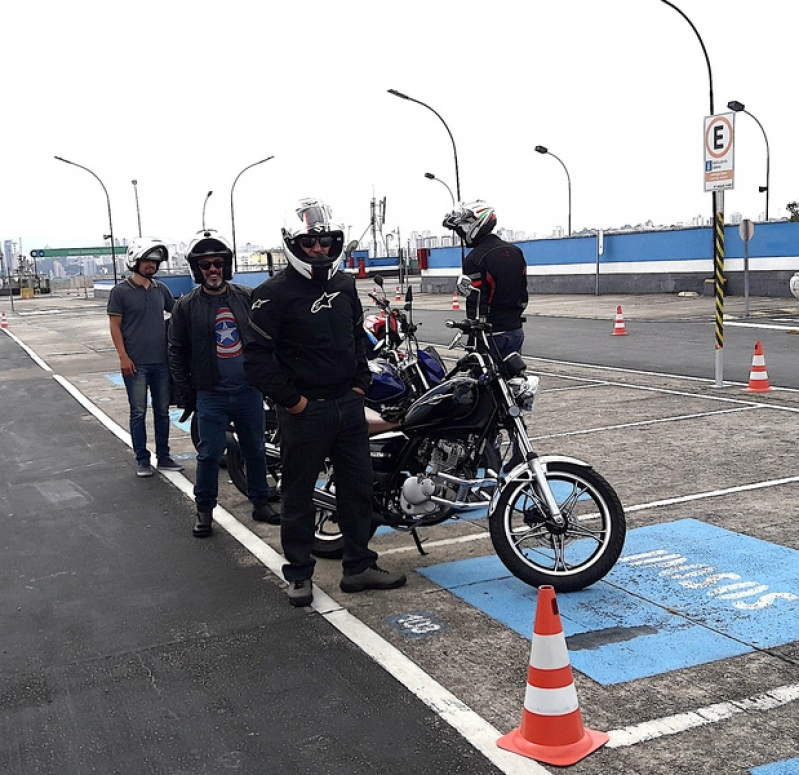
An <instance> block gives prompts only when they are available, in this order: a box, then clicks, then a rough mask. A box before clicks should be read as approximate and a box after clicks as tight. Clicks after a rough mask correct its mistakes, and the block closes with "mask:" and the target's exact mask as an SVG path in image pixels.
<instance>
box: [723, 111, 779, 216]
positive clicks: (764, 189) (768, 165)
mask: <svg viewBox="0 0 799 775" xmlns="http://www.w3.org/2000/svg"><path fill="white" fill-rule="evenodd" d="M727 107H728V108H729V109H730V110H733V111H735V112H736V113H746V115H747V116H752V118H753V119H755V121H756V122H757V125H758V126H759V127H760V131H761V132H762V133H763V139H764V140H765V141H766V185H765V186H758V187H757V190H758V191H759V192H760V193H761V194H765V195H766V220H768V194H769V188H770V187H771V185H770V183H769V178H770V175H771V158H770V154H769V148H768V137H767V136H766V130H765V129H763V124H761V123H760V122H759V121H758V120H757V117H756V116H754V115H753V114H752V113H750V112H749V111H748V110H747V109H746V105H744V104H743V103H742V102H738V100H732V101H731V102H728V103H727Z"/></svg>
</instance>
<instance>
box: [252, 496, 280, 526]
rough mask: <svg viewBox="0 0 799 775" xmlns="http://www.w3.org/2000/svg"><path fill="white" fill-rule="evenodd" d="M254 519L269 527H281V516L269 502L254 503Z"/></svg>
mask: <svg viewBox="0 0 799 775" xmlns="http://www.w3.org/2000/svg"><path fill="white" fill-rule="evenodd" d="M252 505H253V506H254V508H253V510H252V515H251V516H252V518H253V519H254V520H255V521H256V522H266V524H267V525H279V524H280V514H278V512H276V511H275V510H274V509H273V508H272V506H271V505H270V504H269V501H268V500H260V501H253V504H252Z"/></svg>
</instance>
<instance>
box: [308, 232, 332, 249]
mask: <svg viewBox="0 0 799 775" xmlns="http://www.w3.org/2000/svg"><path fill="white" fill-rule="evenodd" d="M317 241H318V242H319V244H320V245H321V246H322V247H323V248H329V247H330V246H331V245H332V244H333V238H332V237H331V236H330V235H329V234H323V235H322V236H318V235H314V234H308V235H306V236H304V237H300V245H302V247H304V248H312V247H313V246H314V245H315V244H316V243H317Z"/></svg>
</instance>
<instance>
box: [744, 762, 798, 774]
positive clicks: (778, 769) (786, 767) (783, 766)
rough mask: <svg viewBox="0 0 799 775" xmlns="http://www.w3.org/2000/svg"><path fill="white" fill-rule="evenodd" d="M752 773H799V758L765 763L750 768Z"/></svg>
mask: <svg viewBox="0 0 799 775" xmlns="http://www.w3.org/2000/svg"><path fill="white" fill-rule="evenodd" d="M749 772H750V773H751V775H799V758H797V759H785V760H784V761H781V762H773V763H772V764H764V765H763V766H762V767H755V768H754V769H751V770H749Z"/></svg>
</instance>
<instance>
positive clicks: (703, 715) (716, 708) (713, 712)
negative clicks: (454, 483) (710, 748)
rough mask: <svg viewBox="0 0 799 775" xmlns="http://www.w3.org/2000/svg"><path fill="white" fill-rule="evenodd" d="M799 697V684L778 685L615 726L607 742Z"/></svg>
mask: <svg viewBox="0 0 799 775" xmlns="http://www.w3.org/2000/svg"><path fill="white" fill-rule="evenodd" d="M798 699H799V684H787V685H785V686H778V687H777V688H776V689H771V690H770V691H768V692H766V693H765V694H756V695H753V696H751V697H746V698H745V699H743V700H733V701H732V702H720V703H717V704H715V705H706V706H705V707H704V708H698V709H697V710H694V711H689V712H687V713H677V714H676V715H674V716H665V717H663V718H659V719H652V720H651V721H645V722H644V723H642V724H633V725H632V726H629V727H624V728H623V729H614V730H612V731H610V732H608V735H609V736H610V741H609V742H608V744H607V746H608V748H623V747H626V746H631V745H635V744H636V743H643V742H645V741H647V740H654V739H656V738H659V737H667V736H669V735H676V734H679V733H680V732H686V731H687V730H689V729H695V728H696V727H701V726H705V725H707V724H715V723H717V722H719V721H724V720H725V719H728V718H730V717H732V716H736V715H738V714H740V713H752V712H763V711H766V710H772V709H774V708H779V707H780V706H782V705H787V704H788V703H789V702H795V701H796V700H798Z"/></svg>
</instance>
